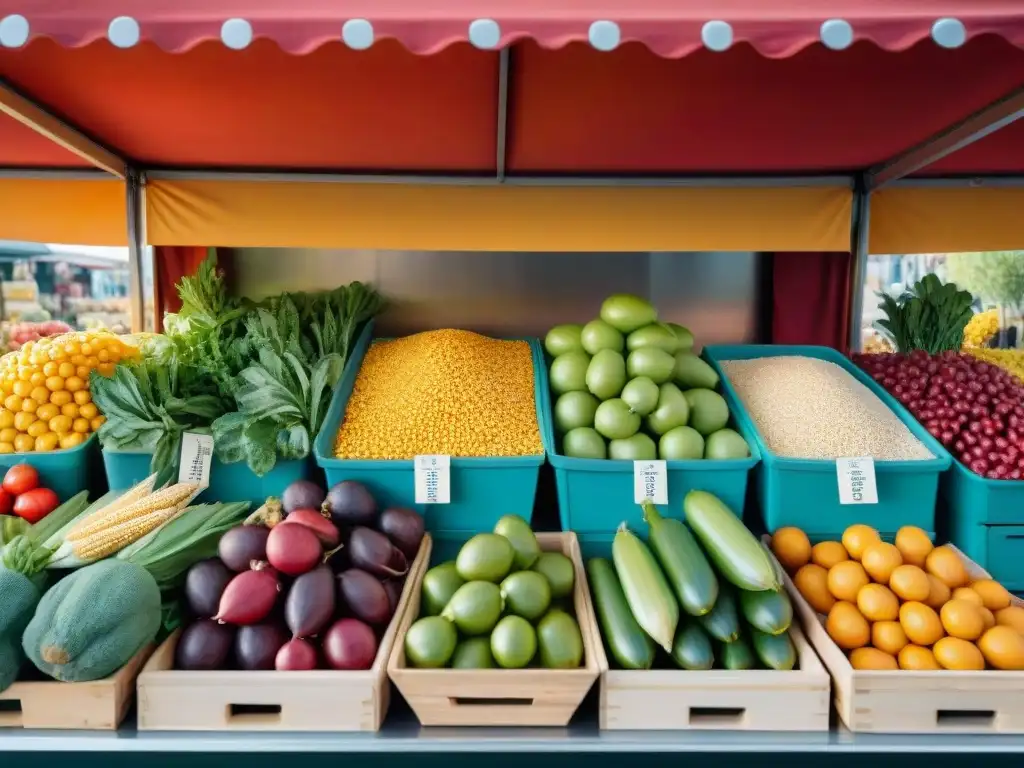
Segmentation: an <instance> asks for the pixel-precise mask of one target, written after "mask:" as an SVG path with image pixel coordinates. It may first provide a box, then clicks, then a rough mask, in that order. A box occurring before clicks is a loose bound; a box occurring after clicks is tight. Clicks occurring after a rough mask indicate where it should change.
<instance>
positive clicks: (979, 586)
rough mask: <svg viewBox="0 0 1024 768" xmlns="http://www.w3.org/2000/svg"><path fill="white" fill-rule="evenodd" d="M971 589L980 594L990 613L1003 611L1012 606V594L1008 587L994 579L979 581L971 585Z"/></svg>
mask: <svg viewBox="0 0 1024 768" xmlns="http://www.w3.org/2000/svg"><path fill="white" fill-rule="evenodd" d="M971 589H973V590H974V591H975V592H977V593H978V595H979V596H980V597H981V602H982V605H984V606H985V607H986V608H988V609H989V610H990V611H1001V610H1002V609H1003V608H1005V607H1006V606H1008V605H1009V604H1010V593H1009V592H1007V591H1006V587H1004V586H1003V585H1002V584H1000V583H999V582H998V581H994V580H993V579H978V580H977V581H975V582H972V583H971Z"/></svg>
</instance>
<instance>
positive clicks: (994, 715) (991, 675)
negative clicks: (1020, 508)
mask: <svg viewBox="0 0 1024 768" xmlns="http://www.w3.org/2000/svg"><path fill="white" fill-rule="evenodd" d="M766 538H767V537H766ZM947 546H950V548H951V549H953V550H955V551H956V552H957V554H959V555H960V557H961V558H963V561H964V564H965V565H966V566H967V569H968V571H969V572H970V573H971V576H972V577H973V578H978V579H981V578H990V577H989V574H988V573H987V572H986V571H985V570H984V569H983V568H981V567H980V566H979V565H978V564H977V563H975V562H973V561H972V560H971V559H970V558H969V557H967V556H966V555H964V554H963V553H962V552H960V551H959V550H957V549H956V548H955V547H953V546H952V545H947ZM786 588H787V589H788V590H789V594H790V596H791V597H792V599H793V607H794V610H795V611H796V613H797V614H798V615H799V617H800V619H801V621H802V622H803V625H804V629H805V631H806V633H807V638H808V640H809V641H810V643H811V645H812V646H813V647H814V649H815V650H816V651H817V652H818V655H819V656H820V657H821V660H822V662H824V664H825V666H826V667H827V668H828V671H829V673H830V674H831V675H832V691H833V693H834V696H835V702H836V710H837V712H838V713H839V717H840V718H841V719H842V721H843V723H844V724H845V726H846V727H847V728H848V729H849V730H850V731H853V732H865V733H1024V672H999V671H993V670H986V671H983V672H952V671H946V670H942V671H932V672H904V671H898V672H881V671H865V670H855V669H854V668H853V667H852V666H851V665H850V661H849V659H847V657H846V654H845V653H844V652H843V651H842V649H840V648H839V646H838V645H836V644H835V643H834V642H833V641H832V638H830V637H829V636H828V633H827V632H826V631H825V626H824V619H823V617H821V616H819V615H818V614H817V613H815V612H814V609H813V608H811V606H810V604H809V603H808V602H807V601H806V600H804V598H803V596H802V595H801V594H800V592H799V591H798V590H797V589H796V587H795V586H794V585H793V582H792V580H790V578H789V576H788V575H787V576H786ZM1013 600H1014V603H1015V604H1017V605H1021V606H1022V607H1024V601H1021V600H1019V599H1018V598H1013Z"/></svg>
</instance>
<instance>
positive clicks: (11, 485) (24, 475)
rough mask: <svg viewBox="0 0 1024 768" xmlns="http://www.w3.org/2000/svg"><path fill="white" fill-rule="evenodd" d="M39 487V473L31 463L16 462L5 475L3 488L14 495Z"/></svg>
mask: <svg viewBox="0 0 1024 768" xmlns="http://www.w3.org/2000/svg"><path fill="white" fill-rule="evenodd" d="M38 487H39V473H38V472H36V468H35V467H33V466H32V465H31V464H24V463H22V464H15V465H14V466H13V467H11V468H10V469H8V470H7V474H6V475H4V482H3V488H4V490H5V491H7V492H8V493H9V494H11V495H12V496H20V495H21V494H23V493H27V492H29V491H31V490H34V489H36V488H38Z"/></svg>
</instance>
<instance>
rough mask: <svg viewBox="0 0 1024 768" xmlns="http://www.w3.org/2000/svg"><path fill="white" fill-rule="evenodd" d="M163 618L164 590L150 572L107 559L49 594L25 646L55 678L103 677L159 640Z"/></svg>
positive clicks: (31, 624)
mask: <svg viewBox="0 0 1024 768" xmlns="http://www.w3.org/2000/svg"><path fill="white" fill-rule="evenodd" d="M160 616H161V614H160V588H159V587H158V586H157V583H156V580H155V579H154V578H153V577H152V576H151V575H150V573H149V571H147V570H146V569H145V568H142V567H141V566H138V565H135V564H134V563H128V562H124V561H121V560H101V561H100V562H98V563H93V564H92V565H88V566H86V567H85V568H82V569H80V570H77V571H75V572H73V573H72V574H71V575H69V576H67V577H65V578H64V579H62V580H61V581H59V582H58V583H57V584H56V585H55V586H54V587H53V588H52V589H50V590H49V591H48V592H47V593H46V594H45V595H43V599H42V600H41V601H40V602H39V607H38V608H37V609H36V613H35V616H33V617H32V621H31V622H29V625H28V628H27V629H26V630H25V634H24V636H23V638H22V647H23V648H24V650H25V654H26V655H27V656H28V658H29V659H30V660H31V661H32V663H33V664H35V665H36V667H38V668H39V671H40V672H43V673H45V674H47V675H49V676H50V677H52V678H54V679H55V680H63V681H66V682H73V683H74V682H85V681H89V680H99V679H102V678H104V677H108V676H110V675H112V674H113V673H115V672H117V671H118V670H119V669H121V667H123V666H124V665H125V664H127V663H128V662H129V661H130V660H131V658H132V657H133V656H134V655H135V654H136V653H138V652H139V651H140V650H142V648H143V647H144V646H146V645H147V644H149V643H151V642H153V640H154V638H155V637H156V634H157V632H158V631H159V630H160Z"/></svg>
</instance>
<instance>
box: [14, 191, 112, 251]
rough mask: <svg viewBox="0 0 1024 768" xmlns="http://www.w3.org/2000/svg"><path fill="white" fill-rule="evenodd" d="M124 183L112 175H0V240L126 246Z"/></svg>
mask: <svg viewBox="0 0 1024 768" xmlns="http://www.w3.org/2000/svg"><path fill="white" fill-rule="evenodd" d="M127 210H128V209H127V201H126V192H125V186H124V183H123V182H121V181H117V180H114V179H104V178H97V179H29V178H6V177H5V178H0V238H2V239H4V240H26V241H29V242H43V243H73V244H76V245H127V243H128V229H127V224H126V222H127V220H128V214H127Z"/></svg>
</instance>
